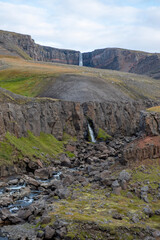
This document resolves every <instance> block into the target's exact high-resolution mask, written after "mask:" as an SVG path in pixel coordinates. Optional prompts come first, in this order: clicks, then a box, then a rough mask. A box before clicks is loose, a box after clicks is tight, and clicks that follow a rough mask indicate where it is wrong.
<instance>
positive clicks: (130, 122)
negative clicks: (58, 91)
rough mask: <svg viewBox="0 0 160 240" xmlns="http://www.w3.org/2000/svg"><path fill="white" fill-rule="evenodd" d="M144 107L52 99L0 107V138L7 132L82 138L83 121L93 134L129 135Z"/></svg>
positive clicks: (137, 129)
mask: <svg viewBox="0 0 160 240" xmlns="http://www.w3.org/2000/svg"><path fill="white" fill-rule="evenodd" d="M143 108H144V105H142V104H139V103H136V102H133V103H110V102H105V103H94V102H88V103H83V104H80V103H75V102H64V101H52V100H34V99H33V100H31V101H28V102H25V103H23V104H17V103H16V102H10V101H8V102H7V103H6V102H5V103H1V105H0V137H3V136H4V135H5V133H6V132H7V131H9V132H11V133H13V134H15V135H16V136H18V137H21V136H26V135H27V131H28V130H29V131H32V132H33V133H34V134H35V135H39V134H40V132H45V133H49V134H53V135H54V136H55V137H56V138H57V139H59V140H61V139H62V136H63V133H64V132H66V133H68V134H70V135H72V136H77V137H78V138H84V137H85V136H86V132H87V131H88V128H87V120H88V119H89V120H90V121H91V122H92V123H93V127H94V131H95V133H96V134H97V133H98V129H99V128H102V129H104V130H105V131H106V132H107V133H108V134H110V135H112V136H113V135H133V134H136V133H137V132H138V131H139V120H140V110H141V109H143Z"/></svg>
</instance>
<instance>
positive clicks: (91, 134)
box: [88, 123, 96, 143]
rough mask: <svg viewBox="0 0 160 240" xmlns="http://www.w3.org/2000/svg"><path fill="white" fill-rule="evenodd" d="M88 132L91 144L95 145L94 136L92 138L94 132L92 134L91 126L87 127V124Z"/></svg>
mask: <svg viewBox="0 0 160 240" xmlns="http://www.w3.org/2000/svg"><path fill="white" fill-rule="evenodd" d="M88 130H89V135H90V137H91V142H93V143H95V142H96V139H95V136H94V132H93V129H92V128H91V126H90V125H89V123H88Z"/></svg>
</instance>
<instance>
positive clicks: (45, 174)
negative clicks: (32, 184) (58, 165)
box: [34, 168, 50, 179]
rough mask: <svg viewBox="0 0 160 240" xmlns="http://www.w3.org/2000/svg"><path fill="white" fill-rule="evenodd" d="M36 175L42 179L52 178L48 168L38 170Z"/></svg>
mask: <svg viewBox="0 0 160 240" xmlns="http://www.w3.org/2000/svg"><path fill="white" fill-rule="evenodd" d="M34 175H35V177H36V178H40V179H48V178H49V177H50V173H49V170H48V169H47V168H40V169H36V170H35V172H34Z"/></svg>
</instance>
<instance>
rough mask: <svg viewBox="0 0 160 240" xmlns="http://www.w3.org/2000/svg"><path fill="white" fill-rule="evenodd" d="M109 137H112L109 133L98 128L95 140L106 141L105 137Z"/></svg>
mask: <svg viewBox="0 0 160 240" xmlns="http://www.w3.org/2000/svg"><path fill="white" fill-rule="evenodd" d="M111 138H112V137H111V136H110V135H109V134H107V133H106V132H105V131H104V130H103V129H101V128H99V130H98V135H97V140H102V141H106V140H107V139H111Z"/></svg>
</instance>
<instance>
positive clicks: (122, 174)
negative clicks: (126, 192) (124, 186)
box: [118, 170, 131, 182]
mask: <svg viewBox="0 0 160 240" xmlns="http://www.w3.org/2000/svg"><path fill="white" fill-rule="evenodd" d="M118 179H119V180H120V181H123V180H125V181H127V182H128V181H129V180H130V179H131V174H130V173H128V172H127V171H126V170H123V171H122V172H120V174H119V177H118Z"/></svg>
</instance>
